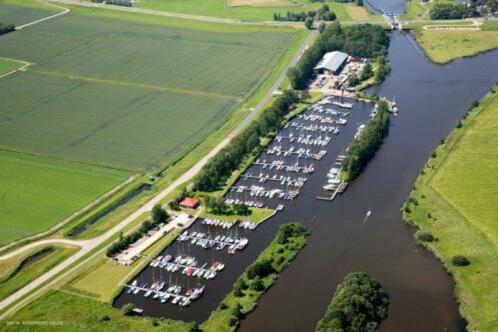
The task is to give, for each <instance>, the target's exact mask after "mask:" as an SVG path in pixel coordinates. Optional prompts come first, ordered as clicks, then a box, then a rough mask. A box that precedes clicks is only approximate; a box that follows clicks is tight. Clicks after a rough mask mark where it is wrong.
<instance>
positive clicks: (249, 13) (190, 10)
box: [134, 0, 368, 21]
mask: <svg viewBox="0 0 498 332" xmlns="http://www.w3.org/2000/svg"><path fill="white" fill-rule="evenodd" d="M278 3H279V4H280V3H281V1H278ZM301 3H302V4H303V6H299V5H297V4H296V5H292V6H287V7H285V6H281V5H278V6H275V7H270V6H268V7H266V6H265V7H254V6H241V7H229V6H226V5H225V0H168V1H164V0H142V1H140V2H137V3H136V4H134V6H135V7H139V8H147V9H154V10H161V11H166V12H174V13H185V14H193V15H201V16H215V17H226V18H234V19H240V20H266V21H271V20H272V19H273V13H275V12H280V13H281V14H284V15H285V13H286V12H287V11H288V10H291V11H294V12H308V11H310V10H316V9H318V8H321V7H322V6H323V3H321V2H315V3H311V2H309V1H308V0H304V1H302V2H301ZM327 5H328V6H329V7H330V10H331V11H333V12H335V13H336V15H337V18H338V19H339V20H341V21H351V20H353V18H352V17H351V16H350V14H349V13H348V11H347V10H346V7H345V6H344V5H343V4H341V3H337V2H327ZM361 10H363V11H364V12H365V13H367V10H366V9H364V8H361ZM367 15H368V14H367Z"/></svg>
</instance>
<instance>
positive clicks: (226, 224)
mask: <svg viewBox="0 0 498 332" xmlns="http://www.w3.org/2000/svg"><path fill="white" fill-rule="evenodd" d="M202 224H203V225H210V226H217V227H221V228H224V229H230V228H232V227H233V222H230V221H225V220H220V219H214V218H204V219H203V220H202Z"/></svg>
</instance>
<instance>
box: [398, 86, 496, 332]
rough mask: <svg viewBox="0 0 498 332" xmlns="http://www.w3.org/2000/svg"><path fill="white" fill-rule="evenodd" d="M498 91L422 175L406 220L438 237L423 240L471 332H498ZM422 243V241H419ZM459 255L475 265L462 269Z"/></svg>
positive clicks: (455, 132) (440, 149)
mask: <svg viewBox="0 0 498 332" xmlns="http://www.w3.org/2000/svg"><path fill="white" fill-rule="evenodd" d="M497 90H498V88H497V87H496V86H495V87H494V92H493V93H488V95H486V96H485V97H484V98H483V99H482V100H481V102H480V106H479V107H477V108H474V109H473V110H472V111H470V112H469V113H468V116H467V118H466V119H464V120H462V122H461V125H459V126H460V128H458V127H459V126H457V128H456V129H454V130H453V132H452V133H451V134H450V135H449V136H448V138H447V139H446V141H445V142H444V143H443V144H442V145H440V146H439V147H438V148H437V149H436V150H435V153H434V154H433V155H432V157H431V159H429V161H428V162H427V164H426V166H425V167H424V168H423V170H422V171H421V175H420V176H419V178H418V180H417V182H416V185H415V187H414V190H413V191H412V193H411V194H410V198H409V201H408V202H407V204H406V205H405V208H404V212H403V217H404V219H405V220H407V221H409V222H410V223H412V222H413V223H414V224H415V225H416V226H417V227H419V228H420V230H419V232H418V233H417V234H418V236H420V233H422V232H424V233H430V234H432V236H433V237H434V238H435V239H436V240H435V241H432V242H421V243H422V244H423V245H424V246H426V247H428V248H429V249H430V250H431V251H433V252H434V253H435V254H436V256H437V257H438V258H439V259H440V260H441V261H442V262H443V264H444V265H445V267H446V269H447V270H448V271H449V272H450V273H451V274H452V276H453V278H454V280H455V283H456V287H455V295H456V297H457V299H458V301H459V303H460V312H461V314H462V316H463V317H464V318H465V319H466V320H467V321H468V322H469V330H471V331H496V330H497V329H498V319H497V316H496V308H498V289H497V288H496V285H497V284H498V274H497V273H496V271H497V270H498V228H497V227H496V220H497V218H498V204H497V201H496V198H497V197H498V177H497V172H496V160H497V159H498V150H497V149H496V147H497V146H498V125H497V123H498V97H497V95H496V92H497ZM419 240H420V239H419ZM454 255H463V256H466V257H467V258H468V259H469V260H470V263H471V264H470V265H469V266H465V267H457V266H454V265H453V264H452V263H451V259H452V257H453V256H454Z"/></svg>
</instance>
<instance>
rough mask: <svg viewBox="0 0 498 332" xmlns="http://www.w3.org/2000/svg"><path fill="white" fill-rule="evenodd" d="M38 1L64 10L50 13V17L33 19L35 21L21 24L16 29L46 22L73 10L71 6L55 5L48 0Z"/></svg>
mask: <svg viewBox="0 0 498 332" xmlns="http://www.w3.org/2000/svg"><path fill="white" fill-rule="evenodd" d="M36 1H38V2H40V3H43V4H45V5H47V6H51V7H55V8H57V9H62V12H60V13H57V14H54V15H50V16H48V17H44V18H41V19H39V20H36V21H33V22H29V23H26V24H23V25H21V26H18V27H16V30H22V29H24V28H27V27H29V26H32V25H35V24H37V23H41V22H45V21H48V20H51V19H53V18H56V17H59V16H62V15H66V14H67V13H69V12H70V11H71V10H70V9H69V8H64V7H61V6H58V5H55V4H53V3H48V2H46V1H42V0H36Z"/></svg>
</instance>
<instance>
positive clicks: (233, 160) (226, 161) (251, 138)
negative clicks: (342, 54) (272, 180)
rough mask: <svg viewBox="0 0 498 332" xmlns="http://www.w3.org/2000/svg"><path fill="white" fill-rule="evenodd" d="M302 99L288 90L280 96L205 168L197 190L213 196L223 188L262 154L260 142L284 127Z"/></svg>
mask: <svg viewBox="0 0 498 332" xmlns="http://www.w3.org/2000/svg"><path fill="white" fill-rule="evenodd" d="M298 99H299V98H298V96H297V94H296V93H295V92H294V91H291V90H286V91H284V93H283V94H282V95H280V96H278V97H277V98H276V99H275V101H274V103H273V104H272V105H271V106H270V107H268V108H267V109H265V110H264V112H263V113H262V114H261V116H260V117H259V118H258V119H257V120H255V121H253V122H252V123H251V124H250V125H249V126H248V127H247V128H246V129H244V130H243V131H242V132H241V133H240V134H239V135H238V136H237V137H235V138H234V139H233V140H232V141H231V142H230V143H229V144H228V145H227V146H226V147H225V148H223V150H221V151H220V152H219V153H218V154H216V156H214V157H213V158H211V159H210V160H209V162H208V163H207V164H206V165H204V167H203V168H202V170H201V172H200V174H199V175H198V176H197V177H196V179H195V181H194V190H197V191H208V192H209V191H215V190H217V189H219V188H220V187H221V186H223V184H224V183H225V181H226V179H227V178H228V177H229V176H230V175H231V174H232V172H233V171H235V170H236V169H237V168H239V167H240V164H241V163H242V161H243V160H244V158H245V157H246V156H247V155H248V154H250V153H253V152H255V153H258V152H259V150H260V149H261V145H260V138H262V137H265V136H267V135H268V134H269V133H271V132H274V131H276V130H277V129H279V128H280V127H281V125H282V121H283V120H284V117H285V115H286V114H287V113H288V110H289V108H290V106H291V105H292V104H293V103H295V102H296V101H297V100H298Z"/></svg>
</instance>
